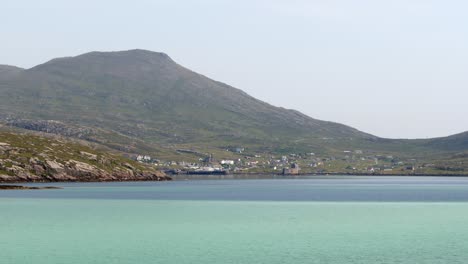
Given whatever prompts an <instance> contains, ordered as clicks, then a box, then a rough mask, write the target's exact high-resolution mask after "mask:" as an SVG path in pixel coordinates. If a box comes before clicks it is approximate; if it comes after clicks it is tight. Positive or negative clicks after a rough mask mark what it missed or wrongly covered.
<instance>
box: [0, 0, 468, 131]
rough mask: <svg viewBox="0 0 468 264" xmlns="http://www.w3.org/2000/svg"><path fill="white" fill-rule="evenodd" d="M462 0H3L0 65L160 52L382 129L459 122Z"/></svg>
mask: <svg viewBox="0 0 468 264" xmlns="http://www.w3.org/2000/svg"><path fill="white" fill-rule="evenodd" d="M467 10H468V1H463V0H438V1H435V0H434V1H431V0H427V1H423V0H391V1H390V0H388V1H383V0H352V1H351V0H317V1H313V0H289V1H287V0H199V1H195V0H187V1H177V0H142V1H137V0H134V1H118V0H101V1H97V0H79V1H78V0H77V1H66V0H42V1H36V0H30V1H25V0H2V1H1V2H0V22H1V24H0V34H1V35H0V36H1V46H0V47H1V48H0V64H10V65H16V66H21V67H26V68H28V67H32V66H34V65H37V64H40V63H43V62H45V61H47V60H49V59H52V58H55V57H63V56H74V55H78V54H81V53H85V52H89V51H95V50H98V51H115V50H128V49H134V48H141V49H148V50H153V51H159V52H165V53H167V54H168V55H169V56H171V57H172V58H173V59H174V60H175V61H177V62H178V63H180V64H182V65H184V66H186V67H188V68H190V69H192V70H194V71H197V72H199V73H202V74H204V75H207V76H208V77H211V78H213V79H215V80H218V81H222V82H225V83H228V84H230V85H232V86H235V87H237V88H240V89H242V90H244V91H246V92H247V93H249V94H251V95H252V96H254V97H257V98H259V99H261V100H264V101H266V102H269V103H271V104H274V105H277V106H282V107H286V108H292V109H296V110H299V111H301V112H303V113H305V114H307V115H310V116H311V117H314V118H318V119H323V120H329V121H335V122H340V123H344V124H347V125H350V126H353V127H355V128H357V129H359V130H362V131H365V132H368V133H371V134H374V135H377V136H381V137H391V138H426V137H437V136H446V135H449V134H454V133H459V132H463V131H467V130H468V15H467Z"/></svg>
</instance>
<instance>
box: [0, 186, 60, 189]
mask: <svg viewBox="0 0 468 264" xmlns="http://www.w3.org/2000/svg"><path fill="white" fill-rule="evenodd" d="M51 189H52V190H54V189H63V188H60V187H55V186H44V187H38V186H22V185H0V190H51Z"/></svg>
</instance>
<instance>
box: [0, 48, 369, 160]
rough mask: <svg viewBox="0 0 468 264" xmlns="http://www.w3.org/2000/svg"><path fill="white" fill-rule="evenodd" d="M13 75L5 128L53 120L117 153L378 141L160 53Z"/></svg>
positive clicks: (0, 102)
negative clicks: (174, 147) (146, 149)
mask: <svg viewBox="0 0 468 264" xmlns="http://www.w3.org/2000/svg"><path fill="white" fill-rule="evenodd" d="M12 71H13V72H15V74H9V75H8V78H2V79H0V91H1V93H0V113H1V117H0V118H1V119H2V120H4V122H10V123H11V124H13V125H15V126H19V127H24V128H36V130H43V131H46V130H48V129H49V128H48V125H47V122H50V120H53V122H54V123H53V125H54V126H57V124H58V123H60V124H63V126H64V127H66V128H63V129H62V130H64V129H65V130H67V131H73V128H76V129H77V130H78V131H87V132H86V133H84V134H83V133H81V137H84V138H86V137H88V138H86V139H91V140H95V141H98V142H101V143H106V144H108V145H114V147H117V148H118V147H122V148H125V147H129V146H125V145H126V144H127V145H135V146H136V145H141V146H140V147H135V148H133V149H132V148H129V150H135V151H136V150H138V149H141V147H144V146H146V147H154V149H158V148H160V147H161V146H167V145H168V144H169V145H174V144H175V145H180V146H191V145H198V146H207V147H208V148H212V147H215V148H226V147H229V146H231V145H232V146H245V145H249V146H254V147H256V148H259V149H262V148H263V149H267V150H273V151H275V150H287V149H289V148H301V149H304V150H306V149H315V150H316V151H320V149H322V148H323V146H324V144H323V142H327V143H328V145H330V146H334V145H336V144H338V145H340V144H354V142H355V141H360V140H365V141H375V140H378V138H377V137H375V136H372V135H369V134H366V133H363V132H361V131H358V130H356V129H354V128H351V127H348V126H345V125H341V124H337V123H333V122H326V121H321V120H317V119H313V118H310V117H308V116H306V115H304V114H302V113H300V112H297V111H294V110H288V109H284V108H281V107H275V106H272V105H270V104H268V103H265V102H262V101H260V100H257V99H255V98H253V97H251V96H249V95H248V94H246V93H245V92H243V91H241V90H239V89H236V88H234V87H231V86H229V85H226V84H224V83H220V82H217V81H214V80H211V79H209V78H207V77H205V76H203V75H200V74H197V73H195V72H193V71H190V70H188V69H186V68H184V67H182V66H180V65H179V64H177V63H176V62H174V61H173V60H172V59H171V58H170V57H169V56H168V55H166V54H164V53H157V52H151V51H145V50H129V51H121V52H91V53H86V54H83V55H79V56H76V57H67V58H59V59H53V60H51V61H49V62H47V63H44V64H41V65H38V66H36V67H33V68H31V69H27V70H20V69H17V70H16V71H15V70H13V69H12ZM312 103H313V102H312ZM41 123H42V125H41ZM44 124H46V125H44ZM71 133H72V134H73V132H71ZM75 134H80V132H78V133H75ZM103 135H104V136H103ZM298 138H300V142H298ZM129 142H131V143H129Z"/></svg>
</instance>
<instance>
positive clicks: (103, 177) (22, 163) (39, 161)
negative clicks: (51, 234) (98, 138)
mask: <svg viewBox="0 0 468 264" xmlns="http://www.w3.org/2000/svg"><path fill="white" fill-rule="evenodd" d="M4 135H6V136H8V137H9V138H12V139H15V140H17V141H15V142H20V144H21V147H17V146H16V147H15V146H14V144H13V143H5V142H0V182H53V181H145V180H148V181H164V180H171V178H170V177H168V176H166V175H165V174H164V172H160V171H152V170H150V169H149V168H148V169H146V168H144V167H141V166H139V165H138V164H133V165H132V164H131V163H134V162H132V161H130V160H127V159H123V158H121V157H117V156H115V155H111V154H107V153H102V152H101V153H98V152H95V151H93V150H92V149H86V151H84V150H81V149H82V148H84V147H83V146H80V145H76V144H71V143H63V142H58V141H53V140H48V139H41V138H40V137H36V138H34V137H35V136H29V137H33V140H32V141H31V138H27V140H25V139H24V138H21V137H28V136H24V135H22V136H15V135H14V134H4ZM1 136H2V133H0V138H1ZM18 137H20V138H18ZM28 140H30V142H31V145H30V146H26V147H25V142H29V141H28ZM40 140H42V141H40ZM43 141H44V142H43ZM43 143H46V144H44V146H42V148H39V147H38V146H40V145H41V144H43ZM74 148H78V149H79V150H75V149H74ZM60 151H62V153H64V154H60ZM30 156H32V157H30Z"/></svg>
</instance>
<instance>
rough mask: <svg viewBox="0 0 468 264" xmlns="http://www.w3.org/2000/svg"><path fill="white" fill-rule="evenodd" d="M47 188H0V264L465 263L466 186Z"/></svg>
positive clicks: (429, 180)
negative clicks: (5, 189) (3, 189)
mask: <svg viewBox="0 0 468 264" xmlns="http://www.w3.org/2000/svg"><path fill="white" fill-rule="evenodd" d="M34 185H40V184H34ZM47 185H53V186H61V187H63V189H60V190H8V191H0V263H1V264H4V263H5V264H24V263H35V264H46V263H47V264H55V263H57V264H59V263H60V264H66V263H70V264H75V263H76V264H85V263H86V264H94V263H96V264H108V263H109V264H110V263H113V264H118V263H122V264H130V263H131V264H146V263H148V264H149V263H165V264H172V263H174V264H185V263H187V264H188V263H190V264H194V263H200V264H212V263H226V264H228V263H236V264H239V263H265V264H266V263H268V264H275V263H278V264H280V263H281V264H283V263H288V264H296V263H298V264H299V263H300V264H304V263H329V264H335V263H337V264H338V263H340V264H345V263H346V264H348V263H359V264H367V263H372V264H376V263H382V264H383V263H385V264H389V263H400V264H406V263H408V264H410V263H411V264H415V263H428V264H437V263H441V264H442V263H444V264H445V263H468V178H456V177H443V178H442V177H441V178H437V177H354V176H343V177H297V178H284V177H276V178H261V179H251V178H249V177H241V178H240V179H239V178H230V177H211V178H208V179H203V180H200V179H199V178H190V177H188V178H185V177H183V178H179V179H178V180H177V181H172V182H126V183H56V184H47Z"/></svg>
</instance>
